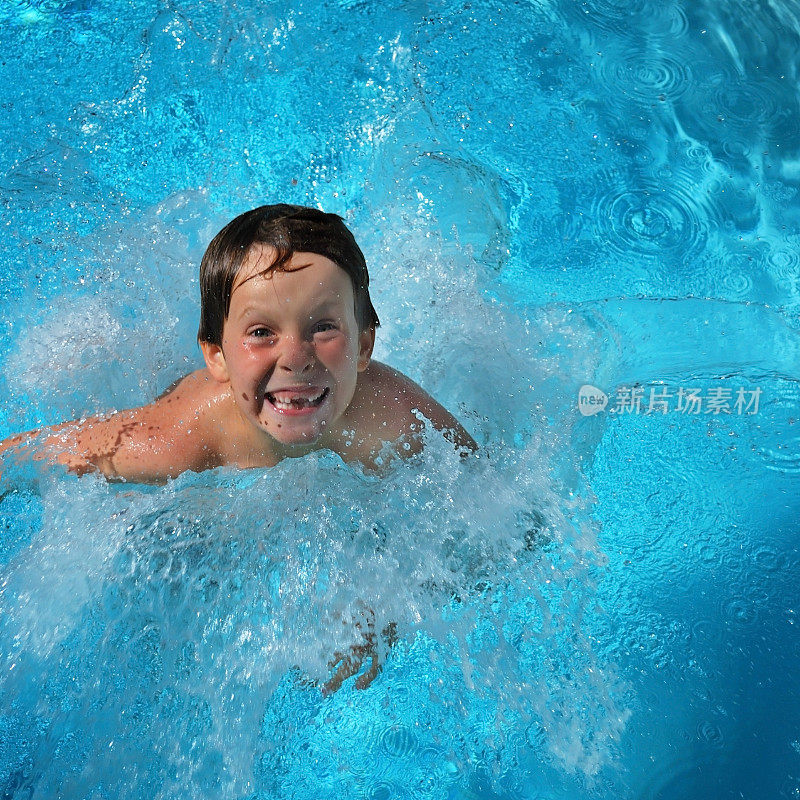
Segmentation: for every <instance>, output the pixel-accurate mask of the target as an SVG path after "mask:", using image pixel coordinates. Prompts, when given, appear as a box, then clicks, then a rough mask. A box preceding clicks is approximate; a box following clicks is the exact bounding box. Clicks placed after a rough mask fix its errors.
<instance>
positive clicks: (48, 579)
mask: <svg viewBox="0 0 800 800" xmlns="http://www.w3.org/2000/svg"><path fill="white" fill-rule="evenodd" d="M0 37H2V44H3V48H2V58H1V59H0V107H2V109H3V114H2V115H0V128H2V141H3V148H0V198H2V210H0V225H2V231H3V236H2V237H0V255H1V256H2V264H3V269H2V270H0V329H1V330H2V336H3V347H2V348H1V349H0V388H1V389H2V393H3V394H2V396H3V398H4V401H3V403H2V415H1V416H2V418H1V419H0V435H3V436H5V435H6V434H9V433H12V432H15V431H18V430H22V429H25V428H30V427H35V426H38V425H41V424H49V423H54V422H57V421H60V420H62V419H65V418H72V417H75V416H80V415H84V414H89V413H92V412H97V411H105V410H109V409H112V408H124V407H129V406H132V405H135V404H138V403H142V402H146V401H147V400H148V399H151V398H152V397H154V396H155V395H157V394H158V393H159V392H161V391H162V390H163V389H164V388H165V387H166V386H168V385H169V384H170V383H171V382H172V381H173V380H174V379H175V378H177V377H179V376H180V375H182V374H184V373H185V372H187V371H188V370H189V369H191V368H194V367H195V366H197V365H198V364H199V363H200V360H199V353H198V350H197V347H196V344H195V342H194V336H195V332H196V328H197V313H198V299H197V298H198V288H197V265H198V263H199V259H200V256H201V255H202V252H203V250H204V248H205V245H206V244H207V243H208V241H209V240H210V238H211V237H212V236H213V234H214V233H215V232H216V231H217V230H218V229H219V227H221V225H222V224H223V223H224V222H226V221H227V220H228V219H229V218H230V217H232V216H233V215H234V214H236V213H239V212H241V211H243V210H245V209H247V208H249V207H251V206H254V205H257V204H261V203H264V202H278V201H284V202H296V203H304V204H310V205H318V206H320V207H322V208H325V209H327V210H331V211H335V212H337V213H340V214H342V215H343V216H345V218H346V219H347V221H348V224H349V225H350V226H351V227H352V228H353V230H354V231H355V233H356V235H357V238H358V239H359V240H360V241H361V242H362V245H363V248H364V250H365V253H366V255H367V260H368V263H369V264H370V268H371V273H372V278H373V283H374V286H375V290H374V295H373V296H374V300H375V304H376V307H377V309H378V312H379V314H380V316H381V319H382V322H383V325H382V327H381V329H380V331H379V342H378V352H377V356H378V357H379V358H380V359H382V360H386V361H388V362H390V363H391V364H393V365H394V366H396V367H398V368H400V369H401V370H403V371H405V372H406V373H408V374H409V375H411V376H412V377H413V378H414V379H415V380H417V381H419V382H420V383H421V384H422V385H423V386H424V387H425V388H426V389H428V390H429V391H431V392H432V393H433V394H434V395H435V396H436V397H437V398H438V399H440V400H441V401H442V402H443V403H444V404H445V405H446V406H448V407H449V408H450V409H451V410H453V411H454V412H456V413H457V414H458V415H459V417H460V418H461V419H462V420H463V421H464V423H465V425H466V426H467V427H468V428H469V429H470V431H471V432H472V433H473V435H474V436H475V437H476V438H477V439H478V440H480V442H481V444H482V445H483V446H484V455H483V457H482V458H481V459H480V460H478V461H476V462H474V463H472V464H467V465H465V464H462V463H460V461H459V459H458V458H457V457H456V456H455V455H454V454H453V453H451V452H450V449H449V448H448V446H447V445H446V444H445V443H444V442H442V441H440V440H438V439H436V437H432V439H431V441H430V443H429V447H428V449H427V450H426V453H425V454H424V455H423V456H422V457H420V458H419V459H416V460H412V461H411V462H409V463H408V464H406V465H404V466H401V467H398V468H396V469H395V470H394V471H392V472H391V474H390V475H389V476H388V477H386V478H384V479H381V480H378V479H376V478H374V477H371V476H368V475H363V474H361V473H360V472H359V471H358V470H356V469H353V468H350V467H346V466H345V465H343V464H342V463H341V462H339V461H338V460H337V459H336V458H334V457H333V456H331V455H330V454H324V453H322V454H316V455H312V456H309V457H307V458H304V459H300V460H296V461H290V462H284V463H282V464H281V465H279V467H277V468H275V469H273V470H269V471H252V472H246V473H236V472H234V471H226V470H221V471H215V472H211V473H206V474H203V475H192V474H187V475H184V476H182V477H181V478H179V479H178V480H176V481H173V482H171V483H170V484H169V485H167V486H165V487H142V486H135V485H116V486H109V485H107V484H106V483H105V482H103V481H101V480H98V479H97V478H95V477H93V476H87V477H84V478H82V479H78V478H75V477H73V476H68V475H64V474H62V473H60V472H58V471H55V470H46V469H44V468H41V467H36V468H30V469H26V468H24V467H15V466H13V465H6V466H5V467H4V473H3V476H2V479H1V480H2V487H1V489H2V500H0V796H2V797H3V798H14V800H17V799H18V798H52V797H64V798H116V797H121V796H126V797H132V798H140V797H141V798H173V797H180V798H211V797H214V798H219V797H224V798H326V797H337V798H339V797H348V798H349V797H364V798H374V799H375V800H378V799H379V798H395V797H397V798H401V797H413V798H453V799H455V798H504V799H505V798H526V799H528V798H530V799H533V798H537V799H541V800H544V799H547V800H551V799H553V800H554V799H555V798H602V799H603V800H606V799H608V800H611V799H612V798H614V800H616V798H637V799H638V798H647V799H648V800H667V798H686V799H687V800H695V799H696V798H697V799H698V800H699V798H709V797H713V798H741V797H744V798H748V799H751V800H762V798H763V799H764V800H766V799H767V798H770V799H771V798H777V797H785V798H792V797H797V796H798V794H800V689H798V683H799V682H798V677H800V674H799V670H798V666H797V665H798V663H800V635H799V632H798V627H800V621H798V613H800V610H799V609H800V597H799V596H798V594H799V592H800V590H799V589H798V586H799V585H800V570H799V569H798V565H799V561H798V558H799V553H798V544H797V534H798V524H797V521H796V520H797V511H798V500H797V496H798V480H799V479H800V434H799V433H798V430H797V425H798V424H799V423H798V421H797V420H798V400H799V399H800V396H799V395H800V393H799V392H798V379H800V337H798V311H799V310H800V247H799V245H800V196H799V195H798V189H799V188H800V100H799V97H800V94H799V92H798V80H799V79H800V8H798V6H797V3H796V2H794V0H752V1H750V2H744V0H728V1H727V2H726V1H725V0H715V2H711V1H710V0H701V1H700V2H692V3H689V2H686V1H685V0H684V2H671V1H670V0H667V2H658V3H656V2H652V0H626V2H622V0H591V1H587V2H579V0H553V2H544V1H542V2H533V1H532V0H531V1H527V0H519V1H518V2H511V0H504V2H494V3H490V2H484V0H470V2H465V1H464V0H460V2H445V1H444V0H443V1H442V2H426V3H422V2H416V0H404V1H402V2H401V0H389V2H383V3H377V2H373V1H372V0H338V2H333V1H332V0H331V1H330V2H323V1H322V0H317V1H316V2H309V1H308V0H293V2H291V3H290V2H284V0H272V1H271V2H254V1H253V2H235V0H223V2H219V3H215V4H203V5H200V4H198V3H191V2H188V0H164V2H158V3H139V2H137V1H136V0H130V2H125V3H123V2H117V1H116V0H114V1H111V2H107V3H95V2H91V1H90V0H7V2H6V3H4V4H3V6H2V7H1V8H0ZM583 386H588V387H591V388H590V389H587V390H586V392H588V394H591V396H592V397H594V398H595V399H598V402H599V401H600V400H602V398H603V396H605V401H606V402H607V405H606V407H605V409H604V410H602V411H600V412H599V413H596V414H594V415H583V414H581V413H580V412H579V391H580V389H581V387H583ZM637 393H640V395H637ZM587 396H588V395H587ZM637 396H639V405H636V402H635V398H636V397H637ZM691 396H693V397H695V398H699V401H698V402H700V406H699V407H698V406H697V405H696V404H695V405H694V406H692V405H691V404H690V405H688V406H687V405H686V403H690V401H688V400H687V398H688V397H691ZM737 397H740V398H741V400H742V402H741V404H740V405H738V406H737V405H736V402H737ZM626 398H627V405H626ZM659 398H660V404H659ZM756 398H757V401H758V405H757V407H756V406H755V404H754V401H755V399H756ZM715 399H716V406H715V405H714V402H715ZM679 403H682V404H683V405H682V406H679ZM648 408H650V409H651V411H650V413H648ZM715 408H716V410H717V412H719V413H714V411H715ZM584 410H586V407H584ZM373 617H374V625H375V627H376V628H382V627H383V626H385V625H386V624H388V623H389V622H394V623H396V626H397V632H398V642H397V643H396V644H395V645H394V647H393V648H392V649H391V652H388V653H385V654H384V655H385V656H386V661H385V665H384V668H383V670H382V672H381V674H380V675H379V677H378V678H377V679H376V681H375V682H374V683H373V685H372V686H371V687H370V688H369V689H367V690H365V691H357V690H356V689H355V688H354V687H353V685H352V681H350V682H348V683H347V684H346V685H345V686H344V687H343V688H342V689H341V690H340V691H339V692H337V693H335V694H333V695H331V696H327V697H326V696H323V695H322V693H321V691H320V689H319V684H320V683H321V682H323V681H324V680H326V679H327V677H328V676H329V674H330V669H329V667H328V661H329V659H330V658H331V656H332V654H333V653H334V652H336V651H337V650H341V649H343V648H346V647H347V646H348V645H350V644H357V643H358V641H359V636H360V634H359V625H361V626H363V625H364V624H365V622H366V621H367V620H368V619H371V618H373Z"/></svg>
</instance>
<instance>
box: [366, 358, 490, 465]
mask: <svg viewBox="0 0 800 800" xmlns="http://www.w3.org/2000/svg"><path fill="white" fill-rule="evenodd" d="M358 406H359V410H362V414H363V419H361V420H359V422H361V423H362V424H363V425H364V426H365V428H366V432H367V433H368V434H371V435H372V436H371V438H375V439H378V440H381V441H397V440H398V439H401V438H404V437H405V438H406V439H407V440H409V441H411V443H412V452H414V451H416V450H418V449H419V448H418V447H414V446H413V445H414V443H415V442H418V441H419V436H418V434H419V432H420V431H421V427H422V423H421V422H420V420H419V414H422V416H423V417H425V419H427V420H428V421H430V423H431V424H432V425H433V426H434V428H436V429H437V430H440V431H442V433H443V434H444V435H445V437H446V438H447V439H449V440H450V441H451V442H452V443H453V444H454V445H456V447H459V448H464V449H467V450H476V449H477V444H476V443H475V440H474V439H473V438H472V437H471V436H470V435H469V433H467V431H466V430H465V429H464V427H463V426H462V425H461V423H460V422H459V421H458V420H457V419H456V418H455V417H454V416H453V415H452V414H451V413H450V412H449V411H448V410H447V409H446V408H444V406H442V405H441V404H440V403H438V402H437V401H436V400H434V398H432V397H431V396H430V395H429V394H428V393H427V392H426V391H425V390H424V389H423V388H422V387H421V386H419V385H418V384H417V383H415V382H414V381H412V380H411V378H409V377H408V376H406V375H404V374H403V373H402V372H398V371H397V370H396V369H392V367H389V366H387V365H386V364H381V363H380V362H377V361H373V362H371V363H370V365H369V366H368V367H367V369H366V370H365V371H364V372H363V373H362V374H361V378H360V381H359V400H358ZM363 412H366V413H363Z"/></svg>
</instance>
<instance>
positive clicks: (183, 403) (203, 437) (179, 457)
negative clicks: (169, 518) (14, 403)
mask: <svg viewBox="0 0 800 800" xmlns="http://www.w3.org/2000/svg"><path fill="white" fill-rule="evenodd" d="M204 373H205V370H198V371H197V372H192V373H190V374H189V375H186V376H185V377H183V378H182V379H181V380H180V381H177V382H176V383H175V384H173V386H171V387H170V389H168V390H167V391H166V392H165V393H164V394H163V395H161V396H160V397H159V398H158V399H157V400H155V401H154V402H153V403H150V404H148V405H145V406H140V407H138V408H131V409H127V410H125V411H118V412H115V413H112V414H108V415H104V416H100V417H89V418H87V419H81V420H76V421H74V422H67V423H64V424H62V425H58V426H55V427H53V428H49V429H45V430H42V431H33V432H32V433H29V434H21V435H19V436H17V437H14V440H13V441H11V442H10V445H11V446H12V447H17V448H19V449H24V448H25V447H26V446H27V444H28V443H29V442H34V441H35V445H33V447H35V450H34V452H33V453H32V456H33V457H34V458H37V459H45V460H52V461H55V462H57V463H60V464H63V465H65V466H66V467H67V468H68V469H70V470H71V471H73V472H76V473H78V474H83V473H86V472H91V471H99V472H102V473H103V474H104V475H105V476H106V477H108V478H111V479H117V480H132V481H142V482H147V483H159V482H163V481H165V480H166V479H167V478H171V477H175V476H177V475H179V474H180V473H181V472H185V471H186V470H195V471H200V470H202V469H208V468H210V467H214V466H217V465H218V462H219V461H220V458H219V446H218V442H217V437H218V434H217V433H216V431H217V430H218V426H216V425H215V424H214V423H215V419H214V416H215V410H216V409H217V408H218V407H219V405H220V404H221V403H223V402H224V398H223V397H222V396H221V392H220V389H219V384H218V383H217V382H216V381H214V380H213V379H211V378H210V376H208V375H206V374H204ZM4 444H5V443H4Z"/></svg>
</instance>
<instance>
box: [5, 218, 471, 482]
mask: <svg viewBox="0 0 800 800" xmlns="http://www.w3.org/2000/svg"><path fill="white" fill-rule="evenodd" d="M200 292H201V311H200V330H199V333H198V341H199V344H200V348H201V350H202V352H203V358H204V359H205V363H206V367H205V369H201V370H198V371H196V372H193V373H190V374H189V375H187V376H185V377H184V378H182V379H181V380H180V381H178V382H177V383H176V384H175V385H173V387H171V388H170V389H169V390H168V391H167V392H166V393H165V394H164V395H162V396H161V397H159V398H158V399H157V400H155V401H154V402H153V403H151V404H149V405H146V406H142V407H141V408H134V409H130V410H127V411H120V412H117V413H114V414H111V415H109V416H104V417H95V418H91V419H86V420H81V421H77V422H70V423H66V424H63V425H60V426H57V427H55V428H51V429H48V430H47V431H45V432H44V437H43V438H41V439H40V440H39V441H41V443H42V452H41V453H39V454H38V455H37V457H39V458H49V459H51V460H54V461H56V462H58V463H61V464H65V465H66V466H67V468H68V469H70V470H71V471H73V472H76V473H78V474H83V473H85V472H89V471H93V470H95V471H100V472H102V473H103V474H104V475H105V476H106V477H107V478H109V479H112V480H128V481H137V482H153V483H158V482H163V481H165V480H166V479H168V478H171V477H175V476H177V475H179V474H180V473H182V472H184V471H186V470H193V471H196V472H198V471H200V470H204V469H210V468H213V467H218V466H223V465H231V466H237V467H242V468H245V467H269V466H273V465H275V464H277V463H278V462H279V461H281V460H282V459H284V458H287V457H296V456H301V455H304V454H305V453H308V452H310V451H312V450H318V449H322V448H327V449H330V450H333V451H334V452H336V453H338V454H339V455H340V456H341V457H342V458H343V459H344V460H345V461H357V462H360V463H362V464H364V465H365V466H367V467H372V468H375V467H377V465H378V463H379V454H380V452H381V450H382V449H383V448H384V446H385V445H386V443H391V444H394V445H395V446H396V447H397V450H396V452H398V453H399V454H401V455H406V454H412V453H415V452H418V451H419V450H420V448H421V446H422V439H421V433H422V423H421V422H420V420H419V418H418V416H417V415H418V414H419V413H421V414H422V415H423V416H424V417H425V418H426V419H428V420H429V421H430V422H431V423H432V424H433V426H434V427H435V428H437V429H439V430H441V431H442V432H443V433H444V435H445V436H446V437H447V438H448V439H449V440H450V441H451V442H453V444H454V445H455V446H456V447H458V448H462V449H468V450H474V449H475V448H476V445H475V442H474V441H473V439H472V438H471V437H470V435H469V434H468V433H467V432H466V431H465V430H464V429H463V428H462V427H461V425H460V424H459V423H458V422H457V421H456V420H455V418H454V417H453V416H451V415H450V414H449V413H448V412H447V411H446V410H445V409H444V408H442V406H440V405H439V404H438V403H437V402H436V401H435V400H433V399H432V398H431V397H430V396H429V395H427V394H426V393H425V392H424V391H423V390H422V389H421V388H420V387H419V386H417V385H416V384H415V383H413V382H412V381H411V380H409V379H408V378H406V377H405V376H404V375H402V374H400V373H399V372H396V371H395V370H393V369H391V368H390V367H387V366H386V365H384V364H380V363H378V362H375V361H371V355H372V348H373V344H374V342H375V329H376V328H377V327H378V324H379V322H378V316H377V314H376V313H375V309H374V308H373V306H372V302H371V300H370V297H369V275H368V273H367V266H366V263H365V260H364V255H363V253H362V252H361V250H360V248H359V247H358V245H357V244H356V241H355V239H354V238H353V235H352V234H351V233H350V231H349V230H348V229H347V228H346V227H345V225H344V223H343V221H342V219H341V218H340V217H338V216H336V215H335V214H326V213H324V212H322V211H318V210H316V209H312V208H304V207H302V206H291V205H282V204H281V205H272V206H262V207H260V208H256V209H254V210H252V211H248V212H247V213H245V214H242V215H241V216H239V217H237V218H236V219H234V220H233V221H232V222H230V223H229V224H228V225H226V226H225V227H224V228H223V229H222V230H221V231H220V232H219V233H218V234H217V236H216V237H215V238H214V240H213V241H212V242H211V244H210V245H209V247H208V250H207V251H206V253H205V255H204V256H203V260H202V262H201V265H200ZM32 436H33V434H30V433H29V434H20V435H18V436H15V437H12V438H11V439H7V440H6V441H5V442H3V443H0V453H1V452H3V451H4V450H6V449H9V448H12V447H19V446H21V445H24V444H25V443H27V442H28V441H29V440H30V439H31V437H32ZM399 445H402V446H399Z"/></svg>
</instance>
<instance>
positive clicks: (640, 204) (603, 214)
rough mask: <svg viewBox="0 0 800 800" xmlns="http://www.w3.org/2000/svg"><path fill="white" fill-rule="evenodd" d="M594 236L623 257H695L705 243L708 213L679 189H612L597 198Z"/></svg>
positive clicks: (695, 200)
mask: <svg viewBox="0 0 800 800" xmlns="http://www.w3.org/2000/svg"><path fill="white" fill-rule="evenodd" d="M592 212H593V219H595V220H597V223H596V225H597V233H598V235H600V236H602V237H603V238H604V239H605V240H606V241H607V242H608V243H609V245H610V246H611V247H612V248H613V249H614V250H616V251H617V252H619V253H620V254H622V255H626V256H628V255H630V253H631V252H635V253H640V254H641V255H645V256H652V257H655V256H659V255H664V254H665V253H669V252H671V253H674V254H682V255H688V254H694V253H698V252H700V251H701V250H702V249H703V248H704V247H705V243H706V239H707V236H708V231H709V220H708V216H709V215H708V213H707V212H706V211H705V209H703V208H702V206H701V205H700V203H699V202H698V200H697V199H696V198H695V197H693V196H691V195H690V194H688V193H687V192H685V191H684V190H682V189H681V187H670V188H669V189H665V188H661V187H656V186H653V187H651V188H642V189H628V190H624V191H619V190H618V189H614V190H612V191H610V192H608V193H607V194H604V195H601V196H600V197H598V198H596V200H595V203H594V205H593V209H592Z"/></svg>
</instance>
